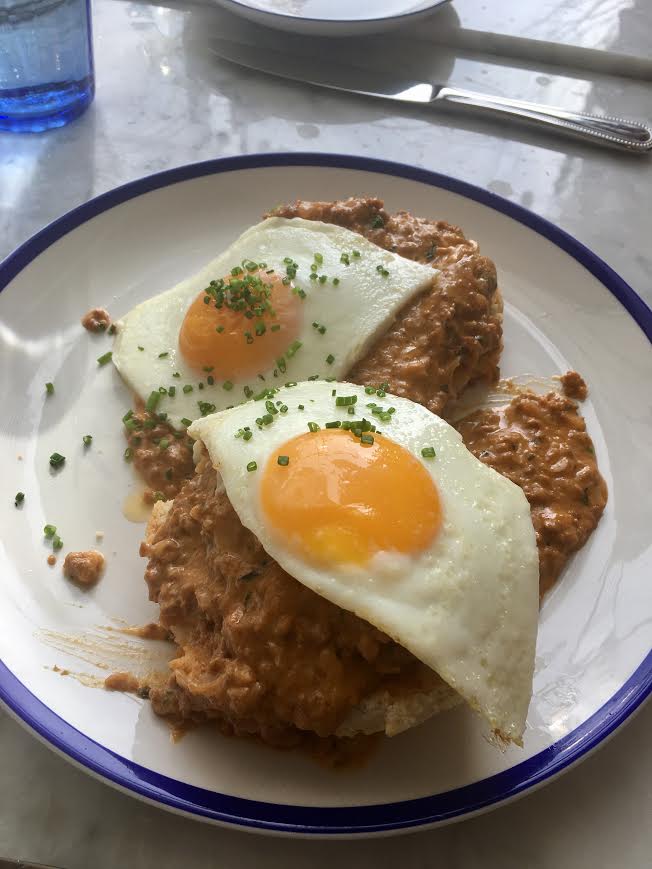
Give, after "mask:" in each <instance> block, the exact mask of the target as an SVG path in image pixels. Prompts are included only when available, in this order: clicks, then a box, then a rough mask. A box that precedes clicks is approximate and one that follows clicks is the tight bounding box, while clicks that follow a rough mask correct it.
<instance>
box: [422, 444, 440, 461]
mask: <svg viewBox="0 0 652 869" xmlns="http://www.w3.org/2000/svg"><path fill="white" fill-rule="evenodd" d="M421 455H422V456H423V458H424V459H434V458H435V456H436V453H435V448H434V447H424V448H423V449H422V450H421Z"/></svg>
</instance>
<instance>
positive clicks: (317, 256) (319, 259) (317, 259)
mask: <svg viewBox="0 0 652 869" xmlns="http://www.w3.org/2000/svg"><path fill="white" fill-rule="evenodd" d="M312 258H313V259H314V261H315V262H316V263H319V265H321V264H322V263H323V262H324V257H323V256H322V255H321V254H320V253H315V254H313V257H312Z"/></svg>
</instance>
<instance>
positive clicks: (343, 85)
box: [210, 37, 652, 154]
mask: <svg viewBox="0 0 652 869" xmlns="http://www.w3.org/2000/svg"><path fill="white" fill-rule="evenodd" d="M210 48H211V50H212V51H213V52H214V53H215V54H216V55H217V56H218V57H220V58H222V59H223V60H227V61H229V62H230V63H235V64H238V65H239V66H243V67H246V68H247V69H253V70H256V71H258V72H262V73H265V74H267V75H274V76H277V77H279V78H284V79H289V80H292V81H297V82H301V83H302V84H308V85H312V86H315V87H324V88H329V89H330V90H336V91H342V92H346V93H352V94H358V95H360V96H365V97H373V98H376V99H383V100H394V101H397V102H403V103H412V104H421V105H425V106H432V107H435V108H458V109H459V108H463V109H472V110H474V111H479V112H482V113H483V114H485V115H489V116H494V117H495V116H500V117H501V118H502V120H505V119H506V118H507V119H509V120H513V121H524V122H527V123H529V124H531V125H535V126H538V127H542V128H545V129H547V130H548V131H552V132H557V133H562V134H565V135H569V136H573V137H575V138H581V139H584V140H586V141H590V142H592V143H593V144H596V145H602V146H606V147H610V148H615V149H619V150H623V151H628V152H629V153H634V154H644V153H647V152H649V151H650V150H652V129H650V128H649V127H648V126H646V125H645V124H642V123H640V122H638V121H630V120H626V119H623V118H613V117H606V116H602V115H591V114H586V113H584V112H572V111H568V110H566V109H563V108H558V107H556V106H548V105H542V104H539V103H532V102H527V101H525V100H513V99H508V98H506V97H500V96H495V95H493V94H485V93H478V92H476V91H470V90H466V89H462V88H458V87H453V86H451V85H443V84H435V83H433V82H427V81H418V80H414V79H399V78H396V77H394V76H393V75H387V74H386V73H384V72H382V71H377V70H370V69H365V68H362V67H357V66H354V65H352V64H347V63H342V62H341V61H339V60H336V59H334V58H333V57H332V56H330V55H329V57H328V59H321V60H319V59H316V58H314V57H308V56H307V55H301V54H298V53H297V52H295V51H288V52H284V51H277V50H276V49H274V48H269V47H268V46H263V45H248V44H246V43H242V42H235V41H231V40H228V39H222V38H219V37H216V38H212V39H211V40H210Z"/></svg>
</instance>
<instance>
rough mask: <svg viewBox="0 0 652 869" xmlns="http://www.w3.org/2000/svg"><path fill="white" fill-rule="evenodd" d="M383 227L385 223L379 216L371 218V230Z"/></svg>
mask: <svg viewBox="0 0 652 869" xmlns="http://www.w3.org/2000/svg"><path fill="white" fill-rule="evenodd" d="M383 226H385V221H384V220H383V219H382V217H381V216H380V214H377V215H376V216H375V217H374V218H373V220H372V221H371V228H372V229H382V228H383Z"/></svg>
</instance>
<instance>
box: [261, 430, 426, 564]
mask: <svg viewBox="0 0 652 869" xmlns="http://www.w3.org/2000/svg"><path fill="white" fill-rule="evenodd" d="M279 455H283V456H287V457H288V459H289V462H288V464H287V465H279V464H278V456H279ZM260 497H261V503H262V508H263V511H264V513H265V516H266V518H267V520H268V522H269V523H270V524H271V526H272V528H273V529H274V532H275V533H276V534H277V535H278V536H279V537H280V538H282V539H283V540H284V541H285V542H286V543H287V545H288V546H290V547H292V548H293V549H294V550H295V551H297V552H298V553H299V554H300V555H302V556H303V557H305V558H307V559H308V560H310V561H313V562H318V563H320V564H328V565H333V564H337V565H339V564H356V565H364V564H366V563H367V562H368V561H369V560H370V559H371V558H373V556H374V555H375V554H377V553H379V552H393V553H402V554H406V555H407V554H416V553H419V552H421V551H423V550H424V549H425V548H426V547H427V546H428V545H429V544H430V543H431V542H432V540H433V539H434V537H435V535H436V534H437V531H438V529H439V526H440V524H441V505H440V500H439V494H438V492H437V488H436V486H435V484H434V482H433V479H432V477H431V475H430V474H429V473H428V471H427V470H426V468H424V466H423V465H422V463H421V462H420V461H419V460H418V459H417V458H416V457H415V456H413V455H412V454H411V453H410V452H408V451H407V450H406V449H405V448H404V447H402V446H399V445H398V444H396V443H394V442H393V441H391V440H389V439H388V438H386V437H384V436H382V435H375V436H374V442H373V444H371V445H363V444H361V442H360V440H359V439H358V438H356V437H355V436H354V435H353V434H351V433H350V432H346V431H342V430H341V429H325V430H321V431H317V432H306V433H305V434H301V435H298V436H297V437H295V438H292V440H290V441H288V442H287V443H285V444H284V445H283V446H282V447H281V448H279V449H278V451H276V452H275V453H274V454H273V455H272V456H270V458H269V460H268V462H267V463H266V465H265V468H264V472H263V475H262V478H261V490H260Z"/></svg>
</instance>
